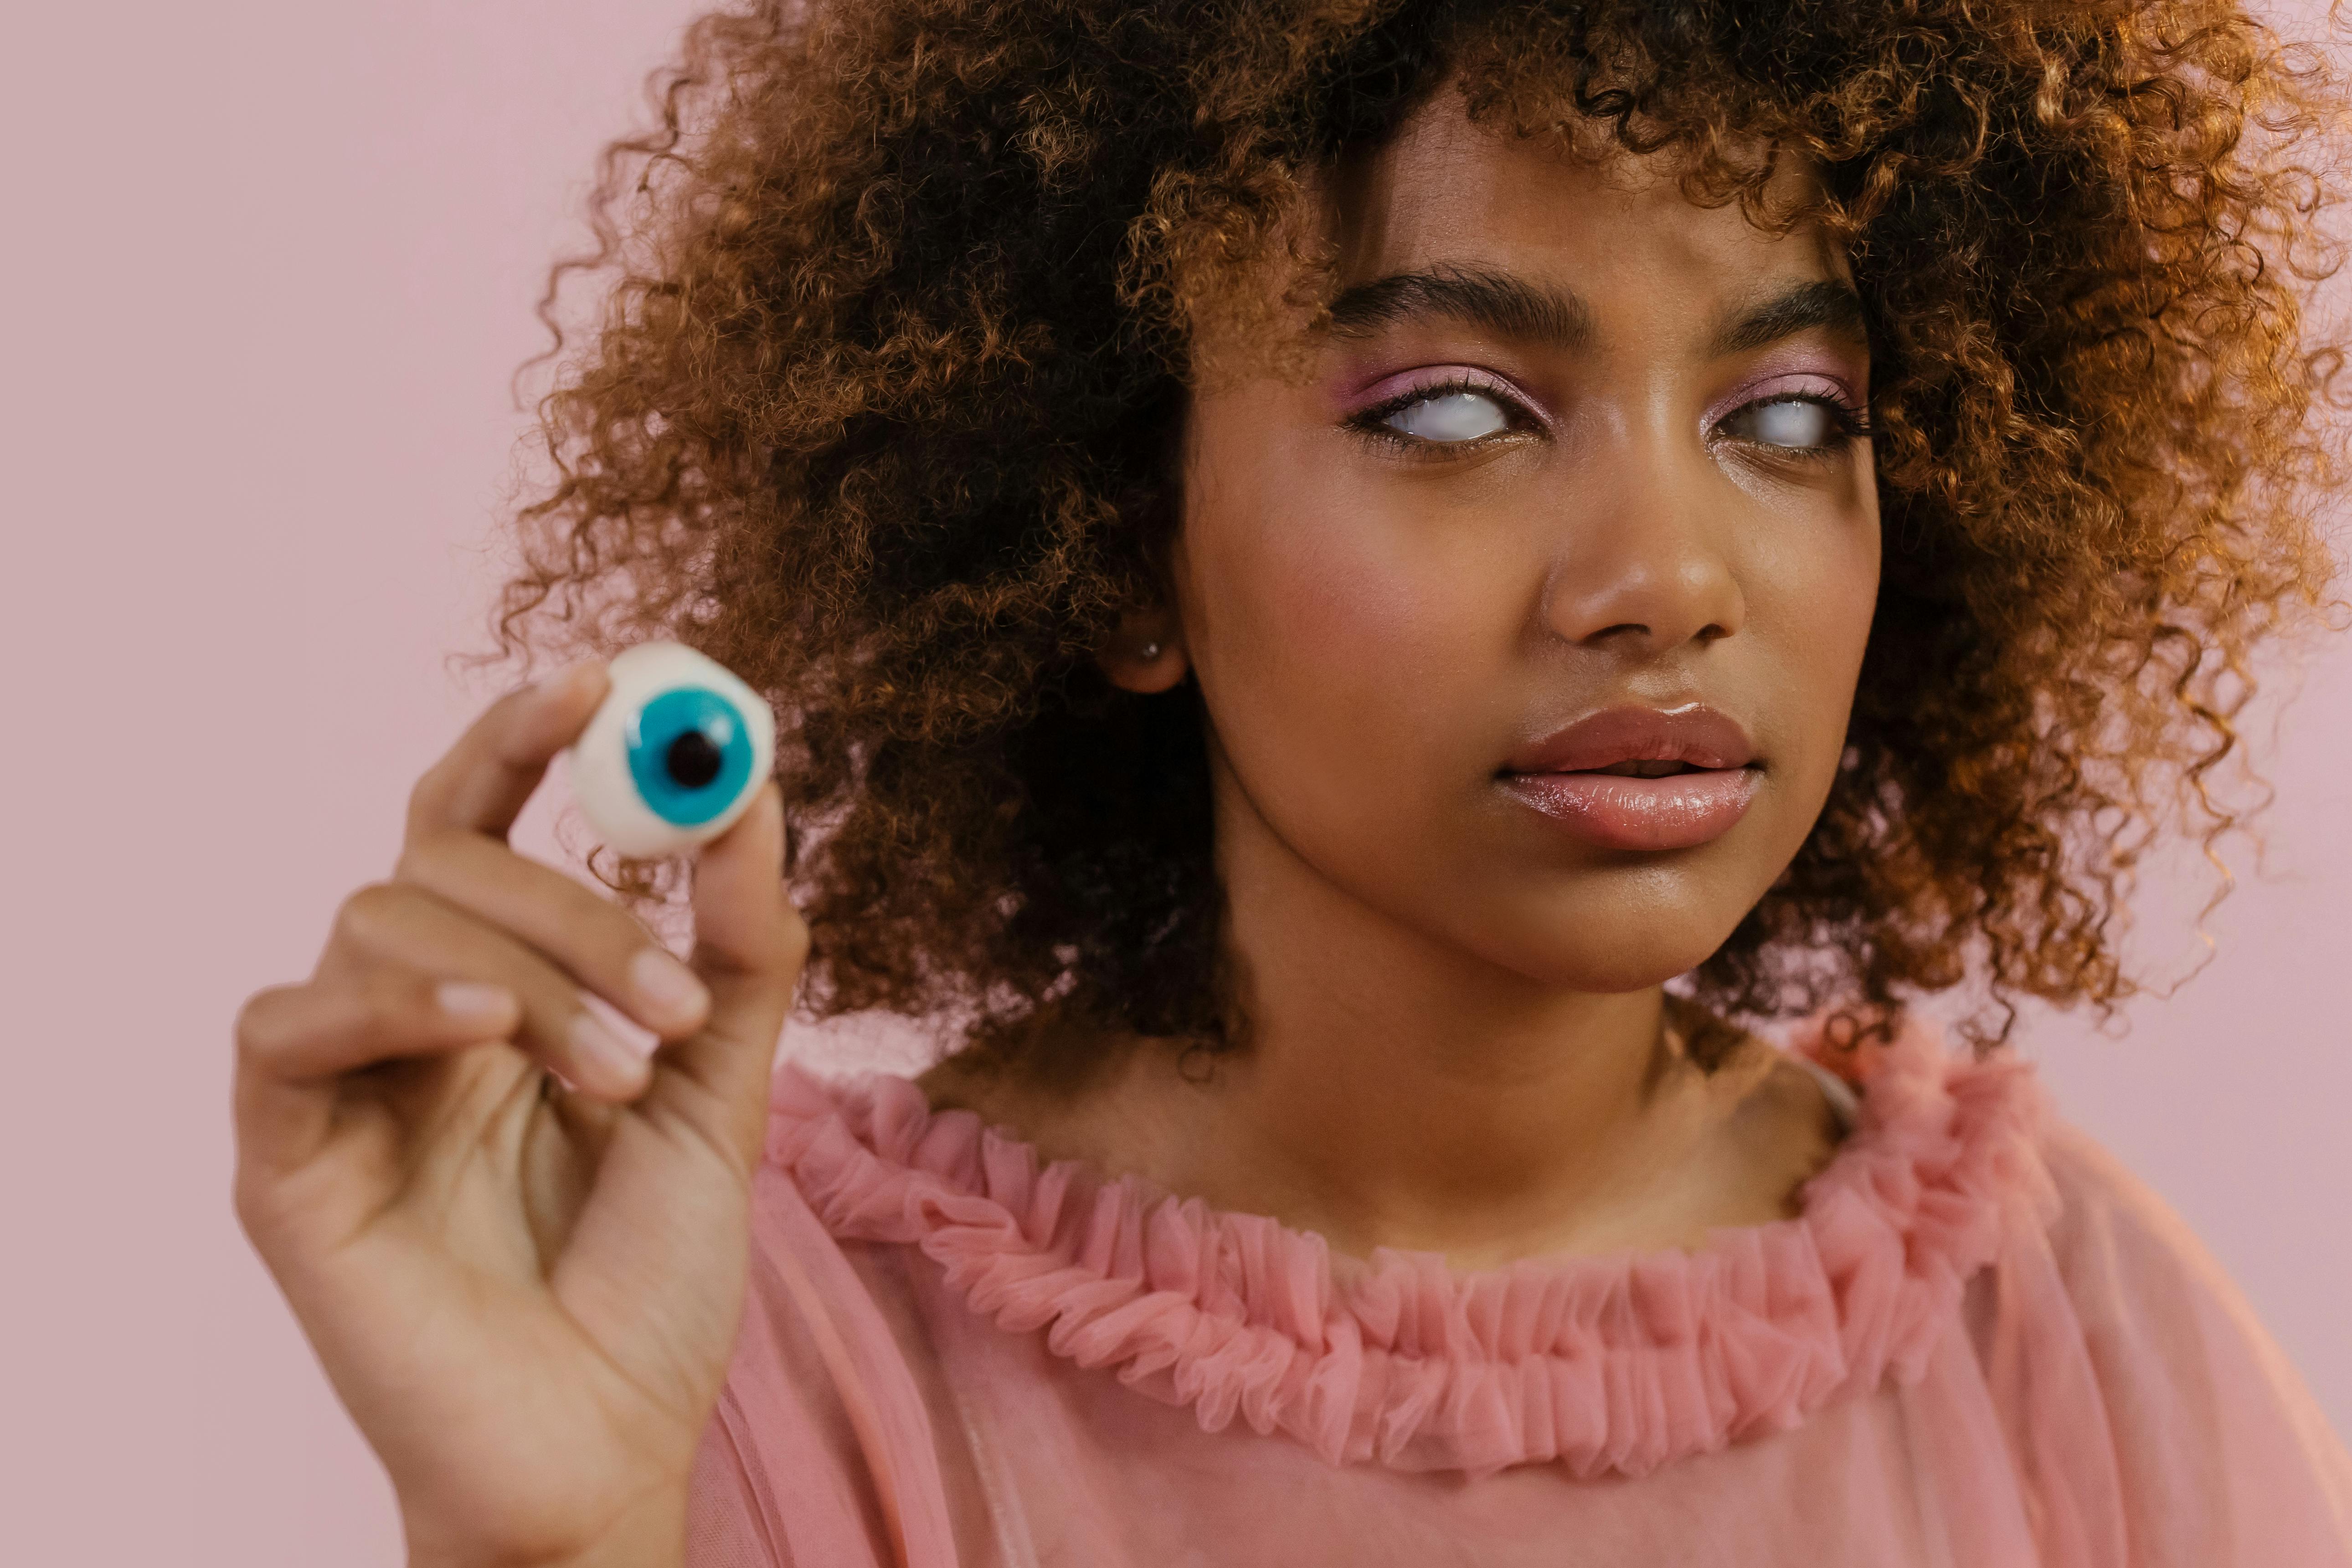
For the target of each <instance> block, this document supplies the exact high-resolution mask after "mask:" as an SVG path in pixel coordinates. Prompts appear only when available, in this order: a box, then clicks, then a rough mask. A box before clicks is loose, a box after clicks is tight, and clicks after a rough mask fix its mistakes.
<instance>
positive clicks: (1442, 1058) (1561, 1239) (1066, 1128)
mask: <svg viewBox="0 0 2352 1568" xmlns="http://www.w3.org/2000/svg"><path fill="white" fill-rule="evenodd" d="M1219 846H1220V855H1219V858H1220V870H1221V873H1222V874H1223V877H1224V879H1225V887H1226V889H1227V900H1228V901H1227V907H1228V910H1229V911H1230V926H1229V931H1228V940H1229V941H1230V942H1232V943H1233V945H1234V952H1235V953H1236V955H1237V956H1238V957H1239V959H1240V960H1241V970H1242V973H1243V975H1244V1005H1245V1007H1246V1011H1247V1014H1248V1017H1249V1030H1250V1032H1249V1037H1248V1038H1247V1039H1246V1041H1245V1042H1244V1045H1243V1048H1241V1049H1240V1050H1238V1051H1234V1052H1232V1053H1228V1054H1226V1055H1223V1056H1221V1057H1218V1058H1215V1059H1214V1061H1213V1068H1212V1070H1211V1071H1209V1072H1208V1073H1206V1074H1202V1072H1200V1071H1199V1070H1198V1068H1197V1061H1198V1058H1192V1059H1191V1060H1189V1061H1188V1060H1187V1058H1185V1056H1184V1054H1183V1051H1182V1043H1181V1042H1176V1041H1158V1040H1140V1041H1131V1042H1129V1043H1128V1048H1126V1049H1124V1050H1122V1051H1119V1052H1118V1054H1117V1056H1116V1058H1115V1060H1114V1063H1113V1065H1112V1066H1111V1067H1110V1068H1108V1070H1107V1071H1105V1072H1103V1073H1101V1074H1099V1075H1097V1076H1094V1077H1092V1078H1090V1079H1088V1080H1087V1082H1085V1083H1084V1084H1082V1085H1080V1086H1078V1087H1077V1088H1076V1089H1068V1090H1064V1091H1059V1092H1056V1091H1052V1090H1044V1089H1036V1088H1034V1087H1031V1088H1026V1089H1024V1087H1022V1086H1020V1085H1018V1084H1014V1083H1010V1082H997V1083H978V1082H974V1081H971V1079H968V1078H966V1077H964V1076H963V1075H961V1074H960V1073H959V1071H958V1069H957V1068H956V1065H955V1063H954V1061H953V1059H952V1058H950V1062H948V1063H947V1064H943V1066H942V1068H935V1069H934V1070H933V1073H932V1074H931V1075H929V1077H928V1078H927V1079H926V1088H927V1089H929V1091H930V1094H931V1098H932V1100H933V1101H934V1103H938V1104H942V1105H946V1104H963V1105H969V1106H971V1107H972V1108H974V1109H976V1110H980V1111H981V1112H982V1115H983V1116H984V1117H986V1118H987V1119H988V1120H990V1121H996V1122H1001V1123H1004V1124H1007V1125H1010V1126H1012V1127H1013V1128H1014V1129H1015V1130H1016V1131H1020V1132H1021V1133H1022V1134H1023V1135H1024V1136H1026V1137H1028V1138H1030V1139H1031V1140H1032V1141H1034V1142H1036V1143H1037V1144H1038V1145H1039V1147H1040V1151H1041V1152H1043V1153H1044V1154H1045V1155H1046V1156H1047V1157H1048V1158H1078V1159H1084V1160H1087V1161H1089V1162H1091V1163H1095V1164H1097V1165H1098V1166H1100V1167H1102V1168H1105V1169H1108V1170H1112V1171H1121V1172H1130V1173H1135V1174H1138V1175H1140V1176H1142V1177H1144V1178H1145V1179H1147V1180H1149V1181H1150V1182H1151V1183H1153V1184H1156V1185H1158V1186H1160V1187H1161V1188H1163V1189H1164V1190H1167V1191H1170V1192H1174V1193H1178V1194H1183V1195H1186V1196H1195V1197H1200V1198H1202V1199H1203V1200H1205V1201H1206V1202H1208V1203H1210V1204H1211V1205H1214V1206H1217V1207H1222V1208H1229V1209H1235V1210H1240V1211H1244V1212H1248V1213H1254V1214H1267V1215H1274V1216H1275V1217H1276V1218H1278V1219H1280V1220H1282V1221H1283V1222H1284V1223H1286V1224H1288V1225H1291V1226H1295V1227H1297V1228H1299V1229H1305V1230H1313V1231H1317V1232H1319V1233H1321V1234H1322V1235H1323V1236H1324V1237H1326V1238H1327V1239H1328V1241H1329V1242H1330V1243H1331V1245H1332V1246H1333V1247H1334V1248H1335V1249H1337V1250H1339V1251H1340V1252H1344V1253H1354V1254H1358V1255H1362V1254H1367V1253H1370V1251H1372V1250H1373V1249H1374V1248H1377V1247H1397V1248H1406V1249H1413V1250H1424V1251H1435V1252H1441V1253H1444V1254H1445V1255H1446V1256H1447V1258H1449V1260H1451V1261H1453V1262H1454V1263H1456V1264H1458V1265H1464V1266H1479V1265H1484V1264H1488V1263H1495V1262H1500V1261H1505V1260H1507V1259H1509V1258H1517V1257H1525V1256H1529V1255H1532V1254H1536V1253H1540V1252H1554V1251H1601V1250H1611V1249H1615V1248H1620V1247H1645V1246H1664V1245H1696V1243H1698V1242H1700V1241H1702V1240H1704V1238H1705V1235H1706V1231H1707V1230H1708V1229H1709V1228H1711V1227H1712V1226H1718V1225H1731V1224H1740V1223H1758V1222H1761V1221H1763V1220H1767V1219H1771V1218H1777V1217H1780V1215H1783V1214H1786V1213H1788V1212H1790V1208H1791V1201H1792V1200H1791V1194H1792V1193H1793V1189H1794V1187H1795V1186H1796V1185H1797V1184H1799V1183H1801V1180H1802V1178H1803V1177H1804V1176H1805V1175H1808V1174H1810V1173H1811V1171H1812V1170H1814V1169H1816V1168H1818V1165H1819V1163H1820V1161H1821V1159H1822V1158H1824V1157H1825V1156H1826V1153H1827V1152H1828V1149H1829V1146H1830V1144H1831V1142H1833V1136H1834V1135H1833V1131H1832V1123H1831V1121H1830V1119H1829V1115H1828V1112H1827V1108H1826V1106H1825V1104H1824V1103H1823V1102H1822V1100H1821V1098H1820V1096H1819V1093H1818V1090H1817V1089H1814V1088H1813V1086H1812V1083H1811V1079H1809V1078H1807V1077H1806V1076H1805V1075H1804V1074H1803V1073H1802V1072H1801V1070H1798V1069H1795V1068H1791V1067H1790V1066H1789V1065H1788V1064H1786V1063H1785V1062H1781V1061H1780V1058H1779V1053H1778V1052H1776V1051H1772V1050H1771V1049H1769V1047H1763V1046H1761V1045H1760V1044H1759V1043H1758V1042H1753V1041H1750V1042H1748V1048H1746V1049H1743V1050H1741V1051H1739V1052H1737V1053H1735V1055H1734V1057H1733V1058H1732V1059H1731V1060H1730V1061H1729V1062H1728V1063H1727V1064H1725V1065H1723V1066H1721V1067H1718V1068H1717V1069H1716V1070H1715V1071H1713V1072H1706V1071H1702V1070H1701V1069H1700V1068H1698V1067H1697V1066H1696V1064H1695V1063H1693V1062H1692V1061H1691V1059H1690V1058H1689V1057H1688V1055H1687V1054H1686V1052H1685V1045H1684V1037H1683V1035H1682V1032H1681V1031H1680V1030H1679V1029H1677V1028H1676V1027H1675V1026H1674V1023H1673V1020H1672V1017H1671V1013H1672V1009H1671V1008H1670V1006H1669V1005H1668V1003H1667V1001H1666V998H1665V996H1664V991H1663V989H1662V988H1661V987H1659V986H1650V987H1647V988H1644V989H1641V990H1636V991H1631V992H1623V993H1616V994H1596V993H1590V992H1580V991H1574V990H1569V989H1564V988H1561V987H1559V986H1556V985H1547V984H1541V983H1539V982H1537V981H1534V980H1530V979H1528V977H1527V976H1525V975H1524V974H1521V973H1517V972H1515V971H1511V970H1509V969H1507V968H1505V967H1502V966H1499V965H1497V964H1496V963H1493V962H1491V961H1488V960H1486V959H1484V958H1481V957H1480V956H1478V955H1476V954H1474V953H1470V952H1465V951H1464V950H1463V949H1462V948H1461V947H1459V946H1456V945H1453V944H1449V943H1447V942H1443V941H1441V940H1439V939H1437V938H1435V937H1433V936H1432V935H1431V934H1430V933H1429V932H1428V931H1426V930H1425V929H1423V928H1421V927H1418V926H1416V925H1414V924H1412V923H1411V922H1409V921H1403V920H1400V919H1397V918H1394V917H1393V916H1391V915H1390V914H1388V913H1386V912H1384V911H1382V910H1377V909H1374V908H1372V907H1371V906H1370V905H1369V904H1367V903H1365V902H1364V901H1362V900H1359V899H1356V898H1354V897H1352V896H1351V895H1350V894H1349V893H1348V892H1347V891H1346V890H1345V889H1340V888H1338V887H1336V886H1334V885H1333V884H1332V883H1330V882H1329V881H1328V880H1327V879H1324V878H1322V877H1321V876H1320V875H1319V874H1318V873H1317V872H1316V871H1315V870H1314V869H1313V868H1311V867H1310V866H1308V865H1307V863H1306V862H1305V861H1304V860H1302V859H1301V858H1299V857H1297V855H1295V854H1294V853H1292V852H1291V851H1290V850H1289V848H1288V847H1287V846H1286V845H1284V844H1282V843H1281V842H1280V841H1279V839H1277V838H1276V837H1275V836H1274V835H1273V834H1272V833H1270V832H1269V831H1268V830H1266V829H1265V826H1263V824H1262V823H1259V822H1258V821H1257V820H1256V819H1255V816H1254V815H1250V816H1247V817H1246V819H1245V820H1244V821H1241V822H1236V823H1232V824H1226V823H1221V824H1220V835H1219ZM1792 1080H1793V1081H1792Z"/></svg>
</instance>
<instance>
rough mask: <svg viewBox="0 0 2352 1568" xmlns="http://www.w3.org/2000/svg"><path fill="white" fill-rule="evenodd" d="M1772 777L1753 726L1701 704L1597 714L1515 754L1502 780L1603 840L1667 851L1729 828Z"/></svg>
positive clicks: (1516, 794)
mask: <svg viewBox="0 0 2352 1568" xmlns="http://www.w3.org/2000/svg"><path fill="white" fill-rule="evenodd" d="M1762 775H1763V766H1762V763H1760V762H1759V760H1758V758H1757V756H1756V748H1755V745H1754V743H1753V742H1750V741H1749V740H1748V733H1747V731H1745V730H1743V729H1741V728H1740V726H1739V724H1738V722H1737V721H1734V720H1732V719H1730V718H1729V717H1727V716H1726V715H1725V714H1722V713H1719V712H1717V711H1716V710H1714V709H1711V708H1707V707H1705V706H1703V705H1701V704H1698V703H1695V702H1694V703H1689V704H1686V705H1685V706H1683V707H1680V708H1674V709H1655V708H1634V707H1624V708H1611V709H1604V710H1601V712H1598V713H1594V714H1591V715H1588V716H1587V717H1585V718H1583V719H1580V720H1579V721H1576V722H1575V723H1572V724H1570V725H1568V726H1566V727H1565V728H1563V729H1560V730H1557V731H1553V732H1552V733H1551V734H1549V735H1547V736H1545V737H1544V738H1543V739H1541V740H1539V741H1537V742H1534V743H1533V744H1531V745H1529V746H1527V747H1524V748H1522V749H1521V750H1520V751H1519V752H1516V753H1514V754H1513V755H1512V757H1511V758H1510V760H1509V761H1507V763H1505V764H1504V765H1503V767H1502V768H1501V769H1500V770H1499V771H1498V772H1497V773H1496V782H1497V783H1498V784H1500V785H1501V786H1502V788H1503V789H1504V791H1505V792H1506V793H1507V794H1508V795H1511V796H1512V797H1513V798H1515V799H1517V800H1518V801H1520V802H1522V803H1523V804H1525V805H1529V806H1532V807H1533V808H1534V809H1535V810H1536V811H1537V812H1538V813H1539V814H1541V815H1542V816H1544V817H1546V818H1548V819H1549V820H1550V821H1551V822H1553V823H1556V824H1558V825H1559V826H1560V827H1561V828H1564V829H1565V830H1567V831H1568V833H1569V834H1570V836H1571V837H1577V838H1580V839H1582V840H1583V841H1585V842H1586V843H1588V844H1591V845H1592V846H1594V847H1599V848H1605V849H1621V850H1647V851H1658V850H1667V849H1690V848H1696V847H1697V846H1699V845H1702V844H1706V843H1709V842H1711V841H1713V840H1714V839H1717V838H1719V837H1722V836H1723V835H1724V834H1726V833H1727V832H1729V831H1730V830H1731V828H1732V827H1733V826H1734V825H1736V824H1737V823H1738V821H1739V819H1740V818H1741V817H1743V816H1746V815H1747V814H1748V806H1749V805H1750V804H1751V803H1752V802H1753V801H1754V799H1755V796H1756V790H1757V786H1758V785H1759V783H1760V782H1761V779H1762Z"/></svg>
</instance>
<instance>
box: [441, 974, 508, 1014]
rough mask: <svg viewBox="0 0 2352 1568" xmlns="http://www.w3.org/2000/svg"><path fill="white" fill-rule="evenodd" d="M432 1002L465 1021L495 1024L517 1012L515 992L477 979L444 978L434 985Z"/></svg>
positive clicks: (445, 1012) (443, 1010) (446, 1012)
mask: <svg viewBox="0 0 2352 1568" xmlns="http://www.w3.org/2000/svg"><path fill="white" fill-rule="evenodd" d="M433 1005H435V1006H436V1007H438V1008H440V1009H441V1011H442V1012H443V1013H444V1014H445V1015H446V1016H449V1017H452V1018H455V1019H457V1021H458V1022H459V1023H463V1024H496V1023H503V1022H504V1021H505V1020H507V1019H509V1018H510V1017H512V1016H514V1007H515V999H514V993H513V992H511V991H509V990H508V989H507V988H506V987H505V986H503V985H486V984H482V983H481V982H480V981H477V980H445V981H443V982H442V983H441V984H438V985H436V986H435V987H434V988H433Z"/></svg>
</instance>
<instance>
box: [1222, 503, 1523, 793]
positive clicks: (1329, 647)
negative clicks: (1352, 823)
mask: <svg viewBox="0 0 2352 1568" xmlns="http://www.w3.org/2000/svg"><path fill="white" fill-rule="evenodd" d="M1220 479H1221V482H1215V483H1212V484H1210V485H1208V486H1206V487H1204V488H1203V489H1201V490H1199V491H1197V492H1196V494H1197V497H1198V500H1199V503H1200V504H1199V506H1198V508H1197V510H1196V511H1195V512H1194V513H1193V515H1192V516H1191V517H1189V518H1188V520H1187V524H1186V530H1185V532H1186V554H1187V556H1188V558H1189V559H1188V563H1187V577H1188V579H1189V580H1190V587H1191V593H1190V595H1188V596H1189V598H1190V601H1191V606H1192V608H1191V612H1190V617H1189V618H1190V622H1191V624H1189V625H1188V626H1187V635H1188V637H1190V638H1191V639H1192V643H1193V648H1194V657H1195V661H1196V664H1197V666H1198V668H1199V675H1200V679H1201V682H1202V689H1203V692H1204V694H1205V695H1206V696H1207V698H1208V700H1209V709H1210V712H1211V713H1212V715H1213V719H1214V722H1215V724H1216V727H1217V731H1218V735H1219V739H1220V741H1221V742H1222V743H1223V746H1224V748H1225V750H1226V752H1227V754H1228V755H1229V756H1230V757H1231V758H1232V760H1233V762H1234V766H1235V768H1236V769H1237V770H1238V771H1239V772H1240V773H1241V774H1242V777H1243V782H1244V784H1245V785H1246V786H1247V787H1248V788H1249V791H1250V793H1251V794H1252V795H1253V796H1254V797H1255V798H1257V799H1259V801H1260V802H1261V804H1262V805H1265V806H1267V807H1269V808H1272V807H1274V806H1275V805H1276V800H1277V799H1287V800H1291V801H1296V802H1298V803H1299V804H1301V805H1305V804H1307V803H1308V801H1309V800H1310V799H1312V801H1313V803H1314V804H1315V805H1316V806H1317V809H1318V810H1319V811H1325V812H1336V813H1338V814H1339V816H1341V817H1347V818H1352V817H1355V816H1361V815H1364V814H1365V813H1367V812H1368V811H1372V810H1373V807H1374V805H1376V804H1379V805H1381V809H1380V810H1378V811H1377V812H1374V815H1378V816H1383V817H1386V816H1389V815H1391V813H1392V811H1393V809H1394V808H1395V807H1396V806H1398V805H1402V804H1403V803H1404V802H1405V801H1407V800H1410V799H1412V798H1414V797H1416V796H1419V795H1423V792H1424V790H1425V789H1426V788H1429V787H1434V786H1439V785H1441V784H1442V778H1441V775H1442V774H1443V773H1444V768H1442V767H1441V766H1440V765H1439V759H1441V758H1443V757H1444V756H1446V755H1447V754H1448V748H1449V746H1452V745H1454V742H1455V740H1456V739H1457V738H1456V737H1454V736H1452V735H1451V734H1450V733H1449V724H1450V725H1451V726H1454V727H1458V726H1460V725H1461V724H1462V723H1463V722H1464V721H1465V719H1466V718H1469V717H1470V716H1471V713H1472V709H1473V705H1472V703H1471V701H1470V700H1469V699H1470V697H1471V695H1472V694H1473V693H1474V692H1475V689H1477V688H1479V687H1480V686H1481V685H1482V684H1483V685H1485V686H1486V689H1490V690H1491V689H1492V683H1491V681H1487V680H1485V679H1483V677H1482V672H1481V669H1480V667H1479V660H1480V658H1481V655H1480V651H1479V650H1480V649H1482V648H1486V647H1493V646H1495V642H1494V638H1493V637H1491V636H1489V635H1487V632H1488V630H1489V629H1490V628H1489V627H1488V626H1487V623H1489V622H1492V621H1493V620H1494V619H1495V617H1496V606H1497V604H1498V603H1499V602H1500V600H1501V599H1502V598H1504V597H1507V595H1506V594H1503V593H1501V592H1500V591H1499V588H1498V585H1497V584H1494V583H1491V582H1487V581H1485V580H1484V578H1483V577H1482V575H1481V574H1480V572H1479V571H1478V569H1477V568H1478V566H1479V564H1480V563H1479V562H1478V561H1476V560H1475V559H1471V558H1465V552H1463V551H1461V550H1459V549H1455V548H1449V542H1450V541H1453V540H1455V539H1457V538H1459V537H1460V535H1459V532H1458V531H1452V532H1449V531H1448V530H1447V528H1446V523H1445V520H1444V518H1443V517H1442V516H1438V515H1433V514H1432V513H1431V512H1430V511H1429V510H1427V509H1426V507H1425V506H1423V507H1420V508H1417V509H1415V510H1413V511H1412V514H1410V515H1396V509H1395V507H1394V504H1393V502H1392V501H1391V503H1390V504H1389V505H1388V506H1387V507H1385V508H1383V506H1382V505H1381V504H1380V502H1379V500H1378V499H1377V498H1375V497H1373V496H1371V495H1370V494H1360V493H1354V492H1353V491H1351V490H1350V489H1349V487H1348V486H1346V485H1345V484H1344V482H1342V483H1334V482H1333V474H1332V466H1331V465H1329V464H1328V462H1327V463H1326V464H1324V465H1322V466H1321V472H1320V475H1319V476H1318V475H1317V473H1316V471H1315V469H1314V468H1312V467H1311V466H1310V465H1307V464H1306V463H1303V462H1301V463H1288V464H1286V463H1282V462H1279V461H1272V462H1266V463H1264V464H1253V465H1251V466H1250V468H1249V469H1248V471H1236V470H1234V469H1233V468H1230V467H1229V468H1227V470H1226V471H1225V472H1224V473H1223V475H1222V476H1220ZM1374 771H1376V772H1377V773H1378V775H1379V776H1380V777H1381V779H1382V784H1383V787H1382V788H1381V789H1380V790H1366V789H1364V788H1363V787H1362V786H1363V781H1364V779H1365V777H1366V776H1367V773H1370V772H1374ZM1343 791H1344V798H1343ZM1327 797H1328V798H1327Z"/></svg>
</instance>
